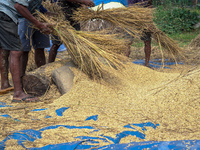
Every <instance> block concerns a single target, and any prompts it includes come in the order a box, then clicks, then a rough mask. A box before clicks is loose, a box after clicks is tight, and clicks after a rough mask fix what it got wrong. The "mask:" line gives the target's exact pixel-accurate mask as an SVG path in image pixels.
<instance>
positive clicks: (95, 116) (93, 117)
mask: <svg viewBox="0 0 200 150" xmlns="http://www.w3.org/2000/svg"><path fill="white" fill-rule="evenodd" d="M97 119H98V115H94V116H90V117H87V119H85V121H87V120H94V121H97Z"/></svg>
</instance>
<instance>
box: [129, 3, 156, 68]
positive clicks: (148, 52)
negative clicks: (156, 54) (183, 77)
mask: <svg viewBox="0 0 200 150" xmlns="http://www.w3.org/2000/svg"><path fill="white" fill-rule="evenodd" d="M148 4H149V6H148V8H153V5H152V0H149V1H148ZM150 28H151V27H149V30H151V29H150ZM131 44H132V43H131ZM131 44H130V45H129V50H128V51H127V52H126V53H125V55H126V56H127V57H129V55H130V46H131ZM144 53H145V64H144V65H145V66H146V67H149V68H151V66H150V65H149V60H150V56H151V40H149V41H144Z"/></svg>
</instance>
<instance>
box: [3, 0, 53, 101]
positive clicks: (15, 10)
mask: <svg viewBox="0 0 200 150" xmlns="http://www.w3.org/2000/svg"><path fill="white" fill-rule="evenodd" d="M41 1H42V0H29V1H28V0H1V1H0V72H1V89H6V88H9V87H10V84H9V80H8V56H9V55H10V64H9V66H10V71H11V75H12V79H13V84H14V95H13V100H12V101H13V102H22V101H24V102H36V101H38V100H39V99H38V98H37V97H33V96H31V95H28V94H26V93H24V91H23V89H22V83H21V74H20V73H21V66H20V57H21V56H22V54H23V48H22V44H21V41H20V38H19V35H18V26H17V24H18V16H19V15H20V14H21V15H22V16H23V17H24V18H26V19H27V20H29V21H30V22H31V23H33V24H34V25H35V26H36V27H37V28H38V29H40V30H41V31H42V32H43V33H45V34H50V33H51V32H52V31H51V29H50V28H49V27H50V25H49V24H44V23H41V22H39V21H38V20H37V19H36V18H35V17H34V16H33V15H32V14H31V13H30V11H29V10H28V9H27V7H28V6H29V5H31V6H34V4H35V5H38V4H39V5H41Z"/></svg>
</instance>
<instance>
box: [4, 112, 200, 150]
mask: <svg viewBox="0 0 200 150" xmlns="http://www.w3.org/2000/svg"><path fill="white" fill-rule="evenodd" d="M94 116H96V115H94ZM91 117H93V116H91ZM132 126H136V127H140V128H141V129H142V130H143V131H144V132H143V133H142V132H139V131H136V130H135V128H134V127H132ZM157 126H159V124H153V123H151V122H146V123H137V124H135V123H133V124H128V125H125V126H124V127H126V128H130V129H133V131H123V132H121V133H119V134H117V135H116V138H112V137H109V136H104V135H103V134H102V135H100V136H101V137H90V136H78V137H76V138H77V139H79V141H75V142H66V143H60V144H54V145H46V146H44V147H40V148H37V147H33V148H26V147H25V146H24V144H23V143H24V142H25V141H30V142H34V141H35V140H36V139H41V138H42V136H41V134H42V131H45V130H49V129H56V128H58V127H65V128H68V129H80V130H81V129H89V130H92V131H93V132H94V131H96V132H98V131H99V129H95V128H94V127H91V126H69V125H54V126H47V127H44V128H41V129H40V130H33V129H29V130H21V131H18V132H14V133H12V134H11V135H9V136H8V137H6V138H5V139H4V140H3V141H1V142H0V149H1V150H4V148H5V146H6V145H5V142H6V141H7V140H9V139H15V140H17V141H18V144H19V145H21V146H23V147H24V148H26V149H28V150H63V149H66V150H81V149H82V150H83V149H91V148H92V149H96V150H133V149H134V150H137V149H138V150H140V149H148V148H149V149H150V150H151V149H153V150H154V149H156V150H169V149H174V150H176V149H181V150H186V149H188V148H189V149H190V150H200V140H184V141H160V142H157V141H148V142H130V143H125V144H119V143H120V140H121V139H122V138H124V137H126V136H129V135H132V136H136V137H138V138H139V139H145V131H146V130H147V129H146V128H145V127H152V128H153V129H156V127H157ZM97 140H101V141H102V142H105V143H108V145H107V146H98V144H99V141H97ZM111 141H112V143H113V144H110V143H111ZM94 144H95V145H94Z"/></svg>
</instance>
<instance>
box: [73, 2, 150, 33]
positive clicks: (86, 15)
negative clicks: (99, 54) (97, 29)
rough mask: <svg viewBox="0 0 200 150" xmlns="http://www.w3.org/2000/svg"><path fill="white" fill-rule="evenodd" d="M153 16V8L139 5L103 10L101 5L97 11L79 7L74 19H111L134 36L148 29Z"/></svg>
mask: <svg viewBox="0 0 200 150" xmlns="http://www.w3.org/2000/svg"><path fill="white" fill-rule="evenodd" d="M102 7H103V5H102ZM152 18H153V17H152V10H151V9H148V10H147V9H146V8H142V7H139V6H131V7H126V8H113V9H106V10H102V9H101V7H99V8H98V9H97V11H94V10H91V9H87V8H79V9H78V11H76V12H74V15H73V19H74V20H76V21H79V22H87V21H89V20H91V19H102V20H106V21H109V22H111V23H112V24H113V26H118V27H120V28H122V29H123V30H124V31H126V32H127V33H129V34H131V35H133V36H134V37H138V36H141V35H142V34H143V33H142V32H143V31H144V30H145V29H147V27H148V26H149V24H153V19H152Z"/></svg>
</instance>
